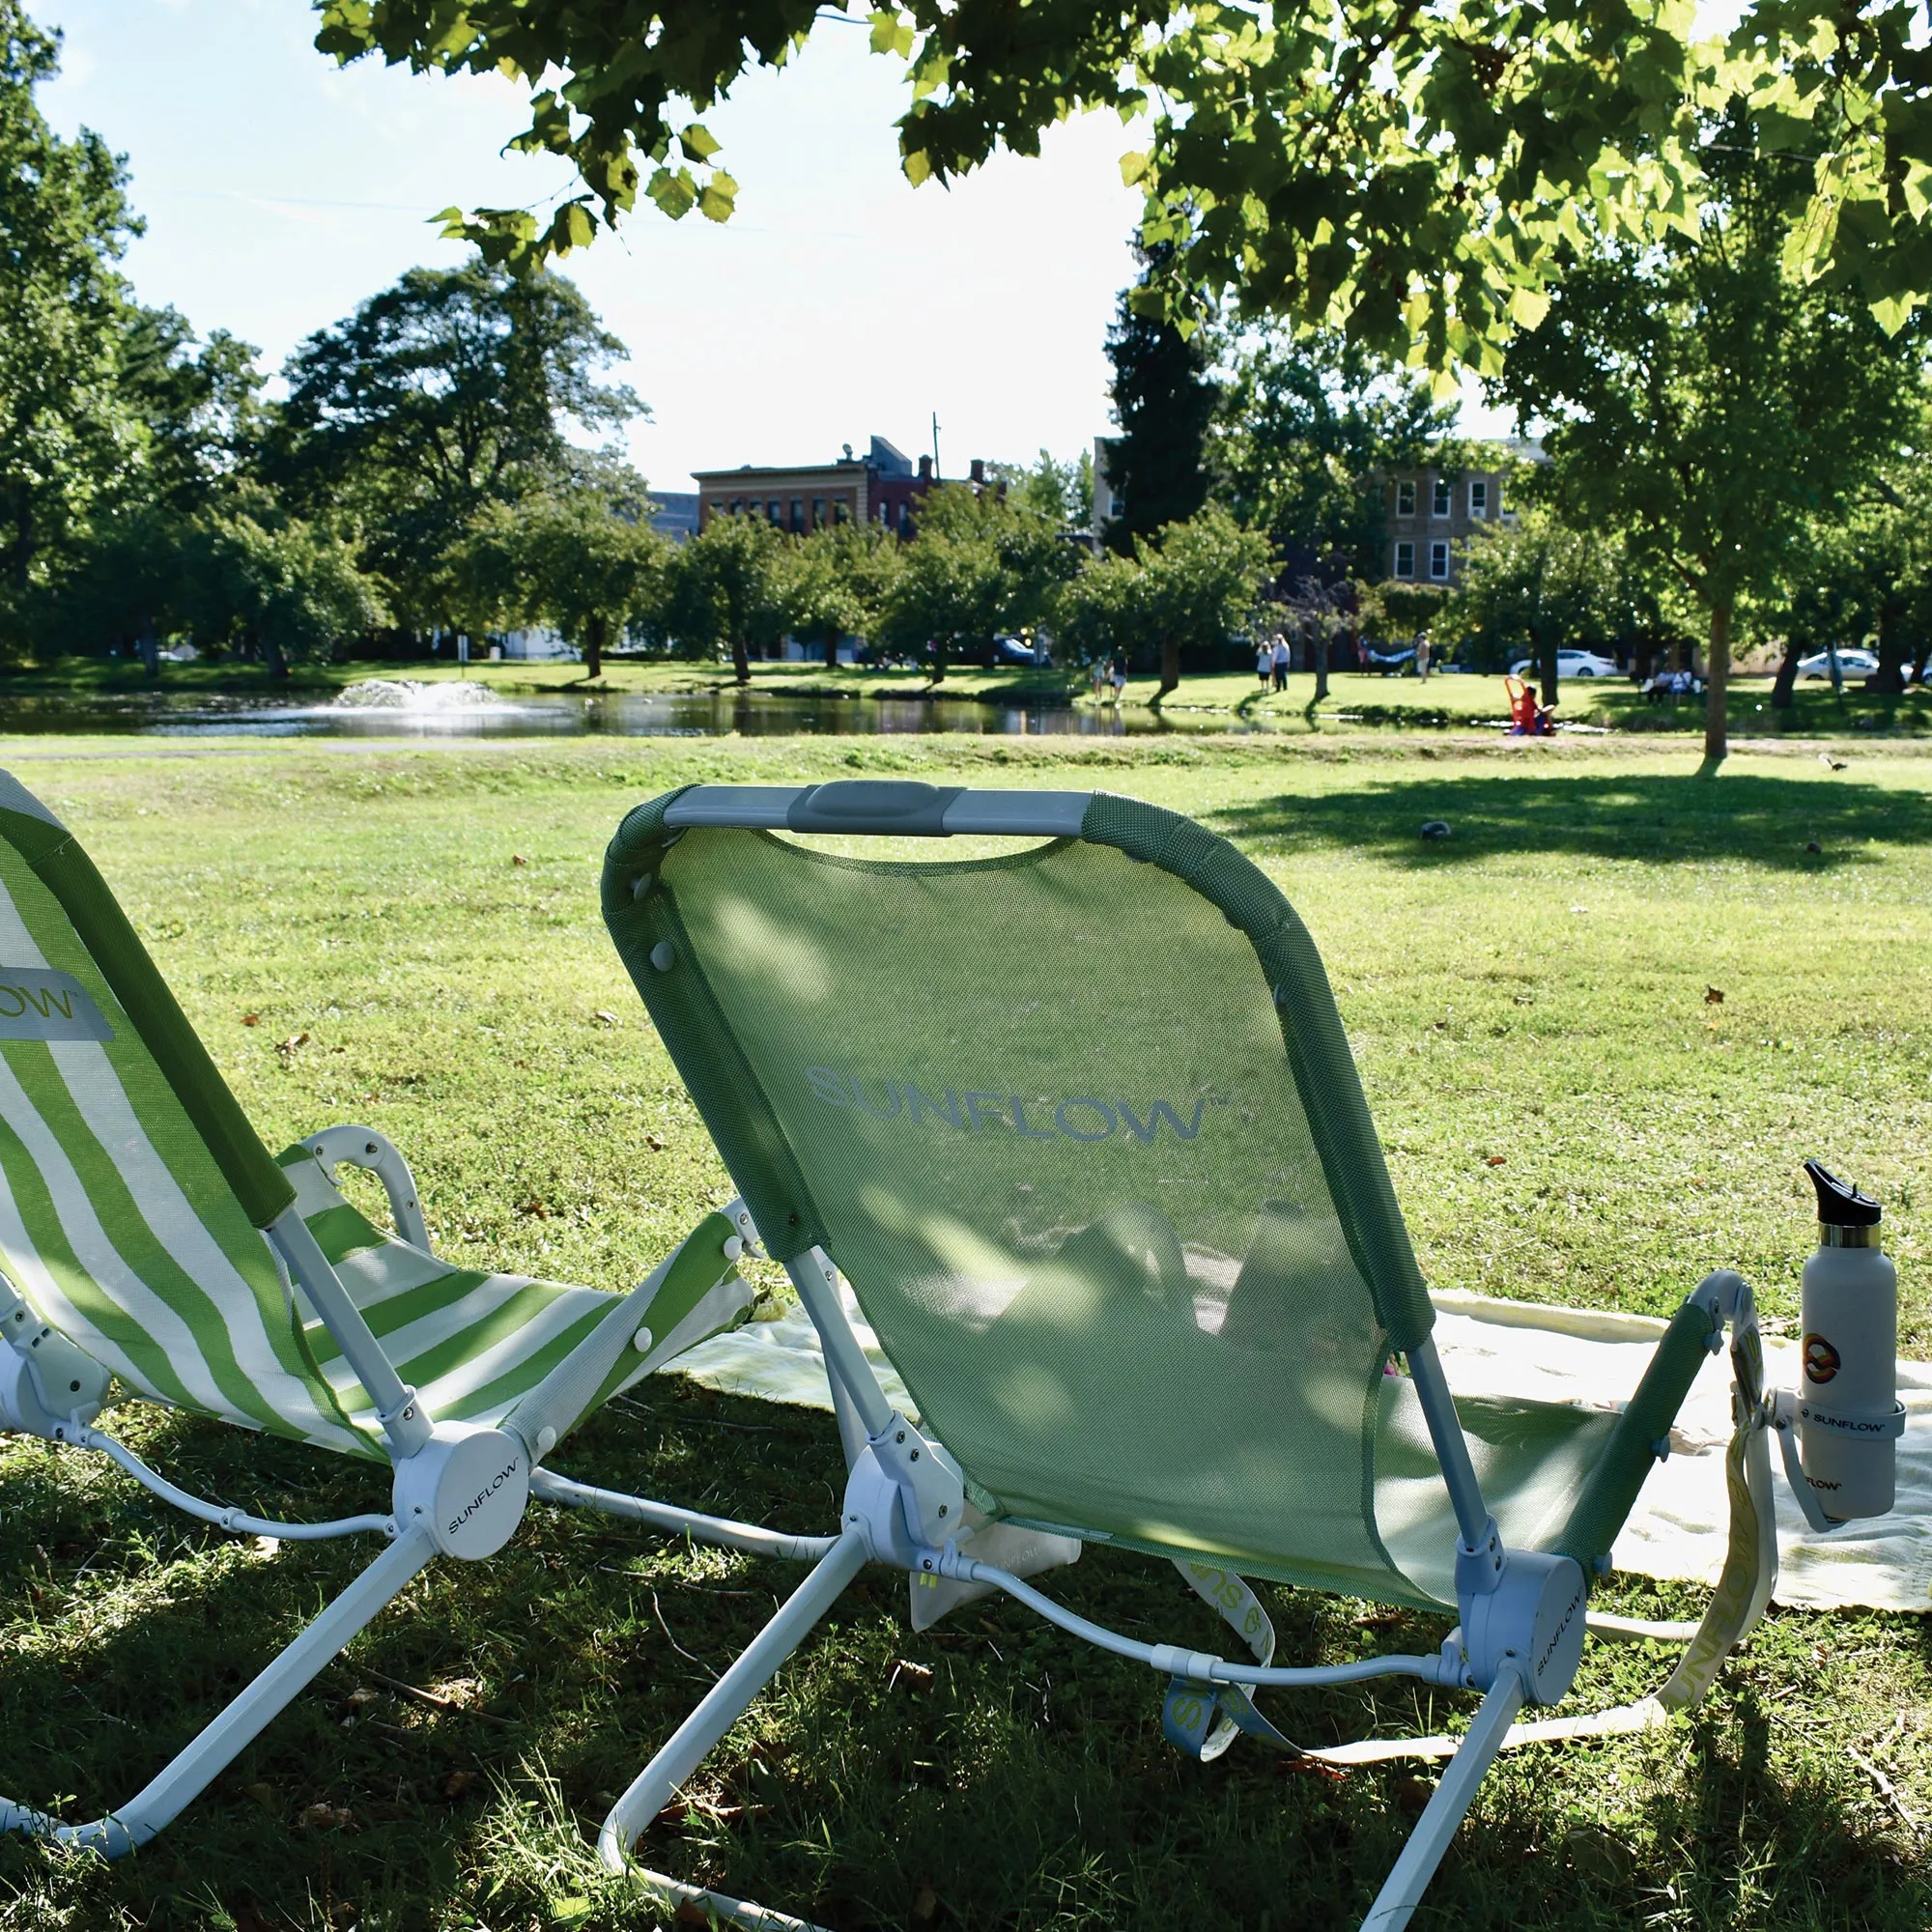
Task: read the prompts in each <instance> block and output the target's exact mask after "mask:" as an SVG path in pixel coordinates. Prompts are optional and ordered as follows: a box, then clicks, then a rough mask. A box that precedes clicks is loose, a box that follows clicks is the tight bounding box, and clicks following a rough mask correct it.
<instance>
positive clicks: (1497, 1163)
mask: <svg viewBox="0 0 1932 1932" xmlns="http://www.w3.org/2000/svg"><path fill="white" fill-rule="evenodd" d="M1508 1161H1509V1155H1508V1154H1506V1153H1492V1154H1491V1155H1490V1157H1489V1159H1488V1161H1487V1162H1486V1163H1485V1165H1486V1166H1489V1167H1503V1166H1505V1165H1507V1163H1508Z"/></svg>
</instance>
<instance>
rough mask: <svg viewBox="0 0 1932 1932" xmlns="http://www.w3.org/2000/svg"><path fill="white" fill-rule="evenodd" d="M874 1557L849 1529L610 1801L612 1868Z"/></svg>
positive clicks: (604, 1841) (608, 1859)
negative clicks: (648, 1759) (621, 1792)
mask: <svg viewBox="0 0 1932 1932" xmlns="http://www.w3.org/2000/svg"><path fill="white" fill-rule="evenodd" d="M866 1559H867V1546H866V1538H865V1535H864V1533H863V1532H862V1531H860V1530H858V1529H847V1530H846V1531H845V1532H844V1533H843V1534H842V1535H841V1536H839V1537H838V1540H837V1542H835V1543H834V1545H833V1546H832V1548H831V1549H830V1551H829V1552H828V1553H827V1554H826V1555H825V1556H824V1557H822V1558H821V1559H820V1561H819V1563H818V1567H817V1568H816V1569H815V1570H813V1571H812V1573H811V1575H810V1577H807V1578H806V1579H805V1581H804V1582H803V1583H801V1584H800V1585H799V1586H798V1588H797V1589H796V1590H794V1591H793V1592H792V1593H791V1595H790V1596H789V1597H787V1598H786V1599H785V1602H784V1606H783V1607H782V1608H781V1610H780V1611H779V1613H778V1614H777V1615H776V1616H775V1617H773V1619H772V1620H771V1622H770V1623H768V1624H767V1625H766V1626H765V1627H764V1629H763V1630H761V1631H760V1632H759V1633H758V1634H757V1635H756V1636H754V1637H753V1639H752V1641H751V1642H750V1643H749V1644H748V1645H747V1646H746V1647H745V1649H744V1651H743V1652H742V1653H741V1654H740V1655H739V1657H738V1660H737V1662H735V1663H733V1664H732V1665H731V1667H730V1668H729V1669H728V1670H727V1671H725V1674H724V1676H723V1677H721V1678H720V1679H719V1680H718V1682H717V1683H716V1684H714V1685H713V1686H712V1687H711V1689H710V1690H709V1691H707V1692H706V1693H705V1696H704V1700H703V1702H702V1703H700V1704H699V1705H698V1707H697V1708H696V1710H695V1711H694V1712H692V1714H691V1716H690V1717H688V1718H687V1719H685V1720H684V1722H683V1723H682V1724H680V1725H679V1726H678V1727H677V1729H676V1730H675V1731H674V1732H673V1733H672V1734H671V1736H670V1739H669V1741H668V1743H667V1744H666V1745H665V1746H664V1747H663V1748H662V1749H661V1750H660V1751H659V1752H658V1754H657V1755H656V1756H655V1757H654V1758H652V1759H651V1761H650V1763H649V1764H647V1765H645V1767H644V1768H643V1770H642V1771H640V1772H639V1774H638V1776H637V1777H636V1778H635V1779H634V1780H633V1782H632V1784H631V1788H630V1789H629V1790H628V1791H626V1792H625V1793H624V1795H623V1796H622V1797H621V1798H620V1799H618V1801H617V1802H616V1804H613V1805H611V1815H610V1816H609V1817H608V1818H606V1819H605V1821H604V1829H603V1831H602V1832H600V1833H598V1836H597V1855H598V1857H599V1858H600V1859H602V1860H603V1861H604V1863H605V1865H606V1866H607V1867H608V1868H609V1869H610V1870H611V1871H622V1870H623V1869H624V1865H625V1861H626V1860H627V1858H628V1855H629V1853H630V1849H631V1847H632V1846H633V1845H634V1844H636V1843H637V1841H638V1838H639V1833H642V1832H643V1830H644V1828H645V1827H646V1826H647V1825H648V1824H649V1823H650V1822H651V1820H652V1819H653V1818H655V1817H656V1816H657V1815H658V1813H659V1812H660V1811H662V1810H663V1809H664V1807H665V1806H666V1805H667V1804H669V1802H670V1798H671V1794H672V1793H673V1792H674V1791H675V1790H676V1789H677V1788H678V1786H679V1785H681V1784H682V1783H683V1782H684V1781H685V1779H686V1778H688V1777H689V1776H691V1775H692V1773H693V1772H695V1771H696V1769H697V1767H698V1766H699V1765H700V1764H702V1763H703V1762H704V1760H705V1758H706V1757H708V1756H709V1755H710V1753H711V1749H712V1747H713V1746H714V1745H716V1744H717V1742H718V1740H719V1739H720V1738H722V1737H723V1736H724V1735H725V1732H726V1731H728V1730H729V1729H730V1728H731V1726H732V1725H733V1724H734V1723H736V1722H737V1720H738V1719H739V1718H740V1717H742V1716H743V1715H744V1712H745V1709H746V1707H747V1706H748V1705H749V1704H750V1703H751V1701H752V1699H753V1697H755V1696H756V1695H757V1694H758V1692H759V1691H760V1690H763V1689H764V1688H765V1686H766V1685H767V1684H768V1683H770V1682H771V1680H772V1678H773V1677H774V1676H775V1675H776V1674H777V1672H778V1669H779V1666H780V1665H781V1664H782V1663H783V1662H784V1661H785V1659H786V1658H788V1657H789V1656H790V1655H791V1654H792V1652H793V1651H794V1650H796V1649H797V1648H798V1646H799V1645H800V1644H801V1643H802V1642H804V1640H805V1637H806V1634H807V1633H808V1632H810V1629H811V1627H812V1625H813V1624H815V1623H816V1622H817V1621H818V1620H819V1618H820V1617H822V1616H823V1615H824V1614H825V1612H826V1611H827V1610H829V1609H830V1608H831V1607H832V1605H834V1603H836V1602H837V1601H838V1596H839V1593H840V1592H841V1591H842V1590H843V1589H844V1588H845V1586H846V1584H847V1583H849V1582H850V1581H851V1580H852V1578H853V1577H856V1576H857V1575H858V1574H859V1572H860V1571H861V1570H862V1569H864V1568H865V1566H866Z"/></svg>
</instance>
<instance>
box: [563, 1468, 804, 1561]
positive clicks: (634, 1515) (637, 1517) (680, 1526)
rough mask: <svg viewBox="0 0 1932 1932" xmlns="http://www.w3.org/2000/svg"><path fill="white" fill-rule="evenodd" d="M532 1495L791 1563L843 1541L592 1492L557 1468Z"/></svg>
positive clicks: (641, 1498)
mask: <svg viewBox="0 0 1932 1932" xmlns="http://www.w3.org/2000/svg"><path fill="white" fill-rule="evenodd" d="M530 1494H531V1495H533V1496H537V1497H539V1498H540V1499H541V1500H543V1501H544V1502H547V1503H557V1504H560V1505H562V1506H563V1507H565V1508H568V1509H593V1510H602V1511H603V1513H604V1514H605V1515H606V1516H615V1517H622V1518H624V1519H625V1520H627V1521H630V1522H647V1523H649V1524H651V1526H652V1527H653V1528H655V1529H667V1530H669V1531H670V1532H671V1534H672V1535H674V1536H695V1537H696V1538H697V1539H698V1540H699V1541H700V1542H703V1543H717V1544H722V1545H723V1546H724V1547H725V1548H726V1549H742V1550H744V1551H745V1552H746V1554H747V1555H750V1556H778V1557H781V1558H783V1559H784V1560H785V1561H787V1562H791V1563H816V1562H817V1561H818V1560H819V1558H820V1557H822V1556H828V1555H830V1554H831V1552H832V1549H833V1547H834V1546H835V1545H836V1544H837V1543H838V1538H837V1537H836V1536H791V1535H787V1534H786V1533H785V1532H784V1531H782V1530H777V1529H761V1528H760V1527H759V1526H758V1525H757V1524H756V1523H754V1522H733V1521H732V1520H730V1518H728V1517H722V1516H703V1515H701V1514H700V1513H699V1512H698V1511H696V1510H688V1509H679V1508H678V1507H677V1506H676V1504H674V1503H659V1502H652V1501H651V1500H650V1499H649V1498H648V1497H645V1496H633V1495H627V1494H625V1492H623V1491H621V1490H597V1489H592V1488H591V1487H590V1485H589V1484H588V1483H574V1482H572V1481H571V1480H570V1478H569V1477H568V1476H559V1475H558V1474H557V1473H556V1472H555V1470H554V1469H536V1470H533V1471H531V1474H530Z"/></svg>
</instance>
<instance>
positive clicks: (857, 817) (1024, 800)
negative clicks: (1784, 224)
mask: <svg viewBox="0 0 1932 1932" xmlns="http://www.w3.org/2000/svg"><path fill="white" fill-rule="evenodd" d="M1093 798H1094V794H1093V793H1092V792H1085V791H973V790H971V789H969V788H968V787H966V786H964V785H944V786H942V785H929V784H922V783H920V782H919V781H917V780H915V779H835V780H833V781H831V782H829V783H827V784H817V785H693V786H692V787H691V789H690V790H689V791H686V792H684V793H682V794H680V796H679V797H678V799H677V801H676V802H675V803H674V804H673V805H672V806H670V808H669V809H668V810H667V811H666V812H665V817H664V822H665V824H666V826H667V827H668V829H669V830H671V831H673V832H676V831H683V830H685V829H686V828H688V827H695V826H707V825H708V826H718V827H725V828H737V829H741V830H748V831H752V830H759V831H767V832H844V833H861V834H866V835H869V836H875V837H880V838H952V837H953V836H954V835H955V834H960V833H968V834H978V835H980V837H985V838H998V837H1001V836H1006V837H1011V838H1079V837H1080V829H1081V826H1082V825H1083V824H1084V823H1085V821H1086V817H1087V808H1088V806H1089V805H1090V804H1092V802H1093Z"/></svg>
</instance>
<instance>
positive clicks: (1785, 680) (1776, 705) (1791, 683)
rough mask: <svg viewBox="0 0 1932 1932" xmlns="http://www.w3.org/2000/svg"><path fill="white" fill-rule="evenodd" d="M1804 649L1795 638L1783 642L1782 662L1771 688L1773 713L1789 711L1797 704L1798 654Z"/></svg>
mask: <svg viewBox="0 0 1932 1932" xmlns="http://www.w3.org/2000/svg"><path fill="white" fill-rule="evenodd" d="M1803 649H1804V645H1803V644H1801V643H1800V642H1799V641H1798V639H1796V638H1789V639H1786V640H1785V645H1784V662H1783V663H1782V664H1781V665H1779V666H1778V668H1777V678H1776V682H1775V683H1774V684H1773V685H1772V687H1771V708H1772V709H1773V710H1774V711H1789V710H1790V709H1791V707H1792V705H1793V704H1795V703H1796V702H1797V693H1798V654H1799V652H1801V651H1802V650H1803Z"/></svg>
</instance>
